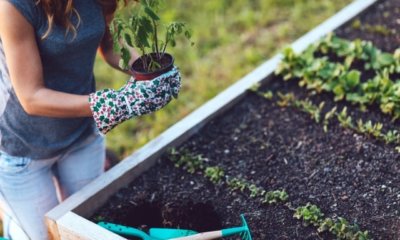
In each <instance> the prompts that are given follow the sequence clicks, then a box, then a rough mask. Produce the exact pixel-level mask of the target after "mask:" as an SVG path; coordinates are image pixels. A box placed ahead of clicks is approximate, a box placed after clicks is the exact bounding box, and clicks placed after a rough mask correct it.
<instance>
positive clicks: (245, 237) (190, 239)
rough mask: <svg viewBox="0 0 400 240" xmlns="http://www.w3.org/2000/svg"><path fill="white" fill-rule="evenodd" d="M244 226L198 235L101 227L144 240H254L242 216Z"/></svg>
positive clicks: (186, 231) (183, 231)
mask: <svg viewBox="0 0 400 240" xmlns="http://www.w3.org/2000/svg"><path fill="white" fill-rule="evenodd" d="M240 217H241V219H242V226H240V227H233V228H227V229H222V230H218V231H211V232H203V233H198V232H196V231H192V230H184V229H170V228H151V229H150V231H149V234H147V233H145V232H143V231H140V230H138V229H136V228H132V227H126V226H123V225H117V224H113V223H106V222H100V223H98V224H99V225H100V226H102V227H104V228H106V229H108V230H110V231H112V232H114V233H117V234H121V235H125V236H132V237H139V238H142V239H143V240H212V239H217V238H221V237H228V236H232V235H236V234H239V235H240V236H241V239H242V240H252V237H251V233H250V229H249V226H248V225H247V222H246V219H245V218H244V216H243V214H241V215H240Z"/></svg>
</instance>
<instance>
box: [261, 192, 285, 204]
mask: <svg viewBox="0 0 400 240" xmlns="http://www.w3.org/2000/svg"><path fill="white" fill-rule="evenodd" d="M288 198H289V195H288V194H287V192H286V191H285V190H275V191H269V192H267V193H266V194H265V195H264V199H263V200H262V202H263V203H268V204H273V203H277V202H286V201H287V199H288Z"/></svg>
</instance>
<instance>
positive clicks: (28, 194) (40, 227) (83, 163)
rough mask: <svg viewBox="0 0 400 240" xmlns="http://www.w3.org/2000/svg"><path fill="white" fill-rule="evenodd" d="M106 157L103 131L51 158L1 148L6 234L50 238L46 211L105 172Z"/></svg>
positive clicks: (0, 178)
mask: <svg viewBox="0 0 400 240" xmlns="http://www.w3.org/2000/svg"><path fill="white" fill-rule="evenodd" d="M104 159H105V144H104V137H103V136H102V135H100V134H99V133H95V134H92V135H90V136H89V137H87V138H85V139H83V140H81V141H80V142H78V143H76V144H75V145H73V146H71V147H70V148H69V149H68V150H67V151H66V152H65V153H63V154H61V155H59V156H56V157H53V158H49V159H42V160H31V159H29V158H21V157H13V156H10V155H8V154H6V153H4V152H0V193H1V194H0V196H1V198H0V204H1V211H2V212H3V229H4V230H3V231H4V236H5V237H7V238H9V239H15V240H25V239H30V240H46V239H48V234H47V229H46V226H45V222H44V215H45V214H46V213H47V212H48V211H49V210H51V209H52V208H54V207H55V206H56V205H57V204H58V203H59V202H60V201H62V200H63V199H65V198H66V197H68V196H70V195H71V194H73V193H74V192H76V191H78V190H79V189H81V188H82V187H84V186H85V185H86V184H88V183H89V182H90V181H92V180H93V179H95V178H96V177H98V176H99V175H100V174H101V173H103V171H104V170H103V169H104Z"/></svg>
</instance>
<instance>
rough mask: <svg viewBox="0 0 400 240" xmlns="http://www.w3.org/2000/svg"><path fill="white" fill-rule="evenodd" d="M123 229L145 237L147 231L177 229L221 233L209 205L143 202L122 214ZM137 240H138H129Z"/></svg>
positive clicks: (210, 204)
mask: <svg viewBox="0 0 400 240" xmlns="http://www.w3.org/2000/svg"><path fill="white" fill-rule="evenodd" d="M122 212H123V213H121V215H122V216H121V218H120V221H121V223H123V224H124V225H128V226H130V227H135V228H138V229H141V230H143V231H145V232H147V233H148V231H149V229H150V228H163V227H165V228H180V229H190V230H195V231H198V232H206V231H213V230H218V229H222V223H221V218H220V216H219V215H218V214H217V212H216V211H215V209H214V206H213V205H212V203H211V202H206V203H194V202H192V201H187V202H173V203H172V202H168V203H162V202H148V201H143V202H140V203H138V204H137V205H136V206H134V207H130V208H126V209H125V210H123V211H122ZM129 239H134V240H136V239H139V238H133V237H131V238H129Z"/></svg>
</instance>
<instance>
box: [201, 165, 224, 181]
mask: <svg viewBox="0 0 400 240" xmlns="http://www.w3.org/2000/svg"><path fill="white" fill-rule="evenodd" d="M204 175H205V176H206V177H207V178H208V179H210V181H211V182H213V183H214V184H219V183H221V181H222V180H223V179H224V176H225V173H224V170H223V169H222V168H220V167H207V168H206V170H205V171H204Z"/></svg>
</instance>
